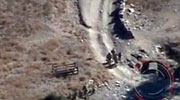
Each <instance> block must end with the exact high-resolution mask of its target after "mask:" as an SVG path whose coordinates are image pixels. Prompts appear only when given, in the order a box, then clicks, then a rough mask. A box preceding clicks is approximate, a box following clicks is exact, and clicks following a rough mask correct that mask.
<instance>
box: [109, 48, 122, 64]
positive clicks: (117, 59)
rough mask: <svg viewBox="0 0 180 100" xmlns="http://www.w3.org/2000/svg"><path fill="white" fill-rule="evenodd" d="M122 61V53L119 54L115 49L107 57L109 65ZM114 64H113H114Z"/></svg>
mask: <svg viewBox="0 0 180 100" xmlns="http://www.w3.org/2000/svg"><path fill="white" fill-rule="evenodd" d="M120 60H121V52H119V53H117V52H116V50H115V49H112V50H111V52H109V53H108V54H107V56H106V63H107V64H108V65H112V64H115V65H116V64H117V63H119V62H120ZM112 62H113V63H112Z"/></svg>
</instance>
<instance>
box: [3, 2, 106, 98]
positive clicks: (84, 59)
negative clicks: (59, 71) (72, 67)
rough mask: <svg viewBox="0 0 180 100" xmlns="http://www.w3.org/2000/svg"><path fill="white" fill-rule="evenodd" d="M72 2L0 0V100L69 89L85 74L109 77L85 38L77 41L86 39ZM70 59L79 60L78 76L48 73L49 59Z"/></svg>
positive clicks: (77, 83)
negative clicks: (67, 76)
mask: <svg viewBox="0 0 180 100" xmlns="http://www.w3.org/2000/svg"><path fill="white" fill-rule="evenodd" d="M40 1H45V2H44V3H43V2H40ZM75 3H76V0H1V1H0V47H1V48H0V64H1V66H0V99H1V100H37V99H39V98H43V97H44V96H46V95H48V94H50V93H57V94H58V93H68V91H69V90H70V89H74V88H80V87H81V85H82V84H84V82H85V81H87V80H88V79H92V78H93V79H95V80H96V81H99V80H100V81H103V80H105V79H107V78H109V76H108V75H107V74H106V71H105V70H104V68H103V66H102V65H101V64H98V63H97V62H96V61H95V60H94V59H93V58H92V53H91V51H90V49H89V47H88V42H87V41H85V42H80V40H81V39H87V37H86V34H87V33H86V32H85V31H84V30H83V29H82V28H81V27H80V25H79V22H78V21H79V19H78V12H77V9H76V6H75ZM51 26H53V28H52V27H51ZM50 36H51V37H50ZM32 37H33V38H32ZM35 38H37V39H35ZM39 40H41V41H40V42H36V41H39ZM73 61H75V62H79V66H80V74H79V75H78V76H72V77H69V78H67V79H63V78H60V79H57V78H55V77H51V75H50V72H51V67H50V66H49V65H48V64H49V63H58V64H63V63H69V62H73Z"/></svg>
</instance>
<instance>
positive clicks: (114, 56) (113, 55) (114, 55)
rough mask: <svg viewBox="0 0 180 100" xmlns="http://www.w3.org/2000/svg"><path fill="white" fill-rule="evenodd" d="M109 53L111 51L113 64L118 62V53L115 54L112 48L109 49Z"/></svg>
mask: <svg viewBox="0 0 180 100" xmlns="http://www.w3.org/2000/svg"><path fill="white" fill-rule="evenodd" d="M111 53H112V58H113V60H114V62H115V64H117V63H118V55H117V52H116V51H115V50H114V49H113V50H112V51H111Z"/></svg>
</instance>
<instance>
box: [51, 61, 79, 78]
mask: <svg viewBox="0 0 180 100" xmlns="http://www.w3.org/2000/svg"><path fill="white" fill-rule="evenodd" d="M78 72H79V70H78V66H77V64H76V63H71V64H65V65H60V66H59V65H53V66H52V73H53V75H55V76H56V77H66V76H69V75H76V74H78Z"/></svg>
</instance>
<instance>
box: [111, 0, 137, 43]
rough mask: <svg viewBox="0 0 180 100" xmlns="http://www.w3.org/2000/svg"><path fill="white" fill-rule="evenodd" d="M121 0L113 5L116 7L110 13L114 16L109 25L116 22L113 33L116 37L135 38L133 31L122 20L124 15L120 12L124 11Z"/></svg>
mask: <svg viewBox="0 0 180 100" xmlns="http://www.w3.org/2000/svg"><path fill="white" fill-rule="evenodd" d="M121 1H122V0H117V1H116V2H113V5H115V7H116V9H115V10H114V11H113V12H112V13H111V14H110V15H109V16H110V17H112V21H111V22H110V23H109V25H111V24H114V25H113V33H114V35H115V36H116V37H119V38H120V39H124V40H128V39H134V36H133V34H132V32H131V31H130V30H128V29H127V28H126V26H125V25H124V23H123V22H122V21H121V18H123V15H122V14H120V12H121V11H122V8H121V7H120V5H121Z"/></svg>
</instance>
